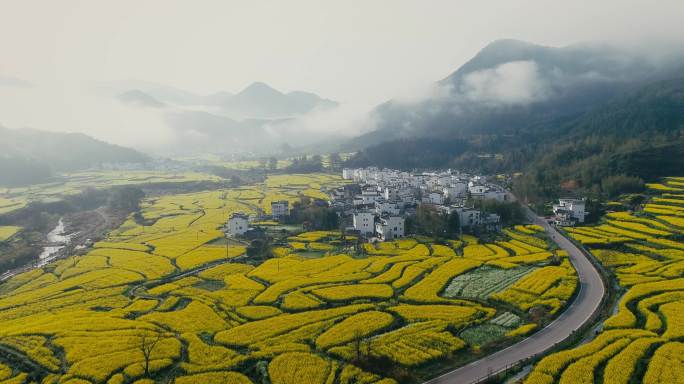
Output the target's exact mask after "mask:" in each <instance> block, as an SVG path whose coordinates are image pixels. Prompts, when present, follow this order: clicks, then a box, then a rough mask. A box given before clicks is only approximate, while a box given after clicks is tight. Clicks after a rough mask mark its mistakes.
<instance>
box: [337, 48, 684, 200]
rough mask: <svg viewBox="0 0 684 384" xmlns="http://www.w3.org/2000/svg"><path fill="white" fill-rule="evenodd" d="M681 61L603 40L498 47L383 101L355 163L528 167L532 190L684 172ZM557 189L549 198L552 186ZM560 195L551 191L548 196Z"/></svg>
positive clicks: (683, 64)
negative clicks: (418, 90)
mask: <svg viewBox="0 0 684 384" xmlns="http://www.w3.org/2000/svg"><path fill="white" fill-rule="evenodd" d="M683 79H684V60H682V56H681V55H680V54H679V53H676V54H671V55H668V56H661V57H653V56H648V55H644V54H641V53H638V52H627V51H624V50H621V49H618V48H615V47H612V46H608V45H599V44H581V45H573V46H568V47H564V48H552V47H543V46H539V45H534V44H530V43H526V42H521V41H516V40H500V41H496V42H493V43H491V44H489V45H488V46H486V47H485V48H484V49H482V50H481V51H480V52H479V53H478V54H477V55H476V56H475V57H473V58H472V59H471V60H469V61H468V62H467V63H465V64H464V65H463V66H461V67H460V68H458V69H457V70H456V71H455V72H453V73H452V74H450V75H449V76H447V77H446V78H444V79H442V80H440V81H438V82H437V83H435V84H434V87H433V92H432V93H431V94H430V95H428V96H427V97H425V98H423V99H420V100H414V101H402V100H392V101H388V102H386V103H384V104H382V105H380V106H379V107H377V108H376V109H375V110H374V111H373V118H374V120H375V121H376V122H377V128H376V130H374V131H372V132H370V133H367V134H365V135H362V136H360V137H357V138H356V139H354V140H352V141H351V142H350V143H348V146H347V147H346V148H351V149H354V148H361V149H363V150H362V151H361V152H360V153H359V154H357V155H356V156H355V158H354V159H352V160H351V161H350V164H357V165H360V164H377V165H382V166H391V167H398V168H422V167H434V166H440V165H441V166H452V167H458V168H468V169H478V170H481V171H485V172H492V173H493V172H508V171H521V170H523V171H526V178H527V183H528V184H535V185H536V186H535V188H529V191H530V193H532V191H533V190H535V193H538V192H539V190H540V189H542V188H539V186H541V185H544V186H549V185H556V186H557V185H559V184H560V183H562V182H564V181H567V180H574V181H576V182H577V183H576V184H579V185H582V186H584V187H587V188H588V187H591V186H592V185H597V184H600V183H601V180H602V178H605V177H607V176H609V175H613V174H627V175H634V176H639V177H648V178H653V177H657V176H659V175H664V174H679V173H681V172H682V171H684V157H682V156H681V153H684V96H683V95H684V80H683ZM547 192H551V191H547ZM553 192H556V191H553Z"/></svg>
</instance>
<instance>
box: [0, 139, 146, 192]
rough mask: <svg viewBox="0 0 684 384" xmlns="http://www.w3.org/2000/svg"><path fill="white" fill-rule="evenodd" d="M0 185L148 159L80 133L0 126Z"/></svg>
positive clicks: (26, 182) (130, 150)
mask: <svg viewBox="0 0 684 384" xmlns="http://www.w3.org/2000/svg"><path fill="white" fill-rule="evenodd" d="M0 137H2V141H0V185H5V186H7V185H23V184H30V183H35V182H43V181H45V180H47V178H49V177H50V176H51V175H52V173H53V172H67V171H78V170H84V169H88V168H91V167H93V166H96V165H99V164H103V163H143V162H146V161H148V160H149V157H148V156H146V155H144V154H142V153H140V152H138V151H136V150H133V149H130V148H125V147H121V146H118V145H113V144H109V143H106V142H104V141H100V140H96V139H93V138H92V137H90V136H87V135H84V134H82V133H56V132H45V131H37V130H32V129H8V128H4V127H2V126H0Z"/></svg>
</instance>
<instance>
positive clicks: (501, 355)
mask: <svg viewBox="0 0 684 384" xmlns="http://www.w3.org/2000/svg"><path fill="white" fill-rule="evenodd" d="M524 208H525V210H526V211H527V215H528V217H529V218H530V219H531V220H532V221H533V222H534V223H535V224H538V225H541V226H543V227H544V228H545V229H546V232H547V234H548V235H549V237H550V238H551V239H552V240H553V241H554V242H555V243H556V244H558V246H559V247H560V248H562V249H564V250H566V251H567V252H568V254H569V255H570V260H571V261H572V264H573V265H574V266H575V269H577V274H578V276H579V282H580V291H579V293H578V294H577V297H576V298H575V300H574V301H573V302H572V303H571V304H570V306H569V307H568V308H567V309H566V310H565V312H563V313H562V314H561V315H560V316H558V318H556V320H554V321H553V322H552V323H551V324H549V325H548V326H546V328H544V329H542V330H540V331H538V332H536V333H534V334H533V335H532V336H530V337H528V338H526V339H524V340H522V341H520V342H519V343H517V344H514V345H511V346H510V347H508V348H506V349H502V350H501V351H498V352H496V353H493V354H491V355H489V356H486V357H484V358H482V359H480V360H477V361H474V362H472V363H470V364H468V365H465V366H463V367H461V368H458V369H456V370H453V371H451V372H448V373H445V374H444V375H442V376H439V377H437V378H434V379H432V380H430V381H427V382H426V384H447V383H448V384H469V383H478V382H480V381H482V380H484V379H486V378H487V376H488V375H492V374H495V373H498V372H501V371H503V370H505V369H506V368H507V367H510V366H512V365H514V364H515V363H517V362H518V361H520V360H522V359H526V358H528V357H532V356H534V355H536V354H540V353H543V352H544V351H546V350H548V349H549V348H551V347H553V346H554V345H555V344H557V343H559V342H561V341H563V340H565V339H566V338H567V337H568V336H570V335H571V334H572V333H573V332H574V331H575V330H577V329H578V328H579V327H581V326H582V325H583V324H584V323H585V322H587V321H588V320H589V318H590V317H591V316H592V315H593V314H594V312H596V311H597V310H598V308H599V306H600V304H601V300H602V299H603V296H604V294H605V287H604V285H603V280H602V278H601V274H600V273H599V272H598V271H597V270H596V268H595V267H594V265H593V264H592V263H591V261H589V260H588V259H587V257H586V256H585V255H584V253H582V251H581V250H580V249H579V248H577V247H576V246H575V245H574V244H573V243H572V242H570V240H568V239H566V238H565V237H564V236H562V235H561V234H560V233H558V231H557V230H556V229H555V228H554V227H553V226H551V225H549V224H548V223H547V222H546V221H545V220H543V218H540V217H538V216H536V215H535V214H534V213H533V212H532V211H531V210H530V209H529V208H527V207H524Z"/></svg>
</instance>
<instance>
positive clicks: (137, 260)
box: [0, 175, 576, 384]
mask: <svg viewBox="0 0 684 384" xmlns="http://www.w3.org/2000/svg"><path fill="white" fill-rule="evenodd" d="M342 182H343V181H342V180H340V179H339V178H336V177H333V176H329V175H306V176H300V175H289V176H279V177H273V178H269V179H268V180H267V181H266V182H265V183H264V184H262V185H256V186H252V187H245V188H239V189H234V190H219V191H207V192H199V193H192V194H183V195H174V196H164V197H159V198H154V199H149V200H146V201H145V202H144V203H143V207H142V218H143V219H144V220H143V221H140V222H139V221H136V220H135V219H134V218H133V217H131V218H130V219H129V220H127V221H126V222H125V223H124V224H123V225H122V226H121V227H120V228H118V229H117V230H115V231H113V232H111V233H110V235H109V236H108V238H107V239H106V241H103V242H100V243H97V244H96V245H95V246H94V248H93V249H91V250H89V252H88V253H87V254H85V255H83V256H74V257H70V258H68V259H66V260H62V261H59V262H56V263H54V264H51V265H48V266H46V267H43V268H41V269H36V270H33V271H31V272H28V273H25V274H22V275H18V276H15V277H14V278H12V279H10V280H9V281H7V282H6V283H4V284H2V285H0V383H3V384H5V383H7V384H9V383H28V382H36V383H69V384H85V383H112V384H114V383H152V382H164V383H166V382H170V380H172V379H174V380H175V382H176V383H210V384H211V383H252V382H253V383H261V382H264V380H265V379H267V380H269V381H270V382H271V383H295V382H296V383H302V382H304V383H321V384H323V383H340V384H343V383H382V384H389V383H393V382H396V379H400V380H403V379H405V378H406V375H405V373H406V372H407V371H410V370H414V369H420V368H424V367H426V366H430V364H433V363H436V362H446V361H464V360H465V359H467V358H469V357H470V356H472V355H473V353H476V354H477V353H480V351H481V349H482V348H483V347H484V346H485V344H487V343H496V342H506V341H511V342H512V341H515V340H517V339H518V338H520V337H523V336H524V335H525V334H527V333H528V332H530V331H532V330H533V329H534V328H536V326H537V324H535V323H530V317H529V315H528V313H529V310H530V309H531V308H536V309H537V310H543V311H545V312H546V313H548V314H549V315H551V314H553V313H555V312H556V311H558V310H559V308H561V307H562V306H563V305H564V303H565V302H566V301H567V300H568V299H569V298H570V297H571V295H572V294H573V290H574V288H573V287H575V286H576V277H575V275H574V270H573V269H572V267H571V266H570V264H569V263H568V262H567V259H566V258H565V256H564V255H563V254H562V253H558V252H554V251H551V250H548V249H547V245H546V244H547V243H546V241H545V240H544V235H543V233H541V232H539V229H538V228H535V227H534V226H527V227H520V228H517V229H511V230H507V231H506V233H505V234H504V235H502V236H501V238H500V241H499V242H497V243H491V244H479V243H478V240H477V239H476V238H474V237H469V236H467V237H464V239H463V241H451V242H449V243H448V244H434V243H432V242H430V241H429V240H428V239H403V240H399V241H396V242H392V243H383V244H377V245H370V244H365V245H364V247H363V249H362V250H361V251H360V252H358V250H357V249H356V239H354V238H353V237H347V238H346V239H341V238H340V236H339V234H338V233H337V232H326V231H319V232H307V233H301V234H292V235H291V236H290V237H289V238H284V239H283V240H282V242H281V243H280V244H278V245H277V247H276V248H275V249H274V252H273V253H274V255H276V256H277V257H275V258H272V259H269V260H267V261H265V262H260V261H259V262H256V261H252V260H250V259H249V258H248V257H246V256H245V247H244V246H243V245H240V244H238V243H232V242H231V243H228V244H227V245H226V244H223V245H216V244H218V243H219V242H217V241H216V240H217V239H220V238H222V236H223V234H222V232H221V231H220V229H219V228H220V227H221V226H222V225H223V224H224V223H225V221H226V219H227V218H228V216H229V215H230V214H231V213H233V212H236V211H242V212H247V213H255V212H257V211H259V210H263V211H265V210H266V208H267V207H269V206H270V201H271V200H273V199H276V198H277V199H281V198H287V199H291V200H294V199H297V198H298V197H299V195H300V194H305V195H309V196H315V195H317V194H320V193H321V192H320V191H321V188H326V187H332V186H335V185H339V184H340V183H342ZM142 222H144V223H145V225H142V224H141V223H142ZM312 251H315V252H317V254H318V255H319V257H316V258H311V257H310V256H309V253H311V252H312ZM304 255H306V257H305V256H304ZM495 271H499V272H500V273H501V278H502V279H503V277H505V279H503V280H505V283H501V284H499V282H498V281H497V277H496V276H499V275H497V273H496V272H495ZM469 274H475V275H486V276H489V280H481V282H480V285H479V286H478V283H477V282H475V281H469V283H468V292H471V291H472V292H477V293H478V295H479V296H477V298H475V297H473V298H472V299H471V298H468V297H465V296H467V295H463V294H461V293H460V292H456V293H454V292H451V293H449V292H448V291H447V292H446V293H445V287H447V286H455V285H458V284H460V281H461V280H459V279H463V277H462V276H469ZM512 276H514V277H512ZM521 276H522V278H520V277H521ZM492 284H494V286H495V287H496V288H495V289H492V288H491V287H490V286H491V285H492ZM484 292H486V294H485V293H484ZM480 293H481V294H480ZM494 328H495V329H496V330H497V331H499V332H498V333H496V334H495V336H496V337H494V338H492V337H489V334H488V333H487V335H485V333H486V330H487V329H494ZM483 335H485V336H488V337H483ZM146 356H147V357H148V358H146ZM459 359H461V360H459ZM378 361H382V362H385V363H389V364H391V367H390V368H384V369H383V370H382V371H381V370H380V369H379V368H377V367H378V366H377V365H375V364H373V362H378Z"/></svg>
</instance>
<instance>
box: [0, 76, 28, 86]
mask: <svg viewBox="0 0 684 384" xmlns="http://www.w3.org/2000/svg"><path fill="white" fill-rule="evenodd" d="M32 86H33V84H31V83H29V82H28V81H24V80H22V79H19V78H16V77H9V76H0V87H8V88H28V87H32Z"/></svg>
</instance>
